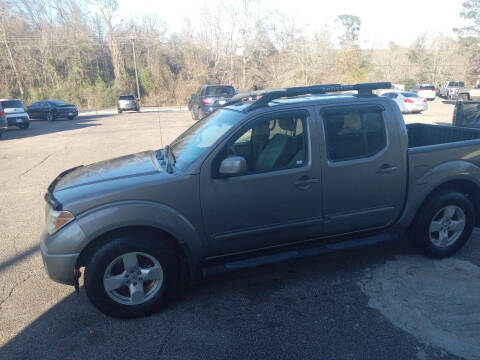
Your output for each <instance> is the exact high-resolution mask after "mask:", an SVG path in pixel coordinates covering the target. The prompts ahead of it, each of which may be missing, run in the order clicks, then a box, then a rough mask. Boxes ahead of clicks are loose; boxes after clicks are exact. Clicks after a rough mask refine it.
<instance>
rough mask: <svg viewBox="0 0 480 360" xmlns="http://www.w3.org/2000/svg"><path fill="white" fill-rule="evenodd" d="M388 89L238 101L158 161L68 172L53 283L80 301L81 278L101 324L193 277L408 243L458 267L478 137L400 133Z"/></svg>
mask: <svg viewBox="0 0 480 360" xmlns="http://www.w3.org/2000/svg"><path fill="white" fill-rule="evenodd" d="M390 86H391V84H390V83H371V84H357V85H336V84H334V85H317V86H311V87H300V88H288V89H279V90H272V91H261V92H255V93H252V94H250V95H248V96H247V95H245V94H239V95H236V96H234V97H232V98H231V99H230V101H229V102H228V103H227V104H226V105H225V107H223V108H219V109H217V110H216V111H215V112H213V113H212V114H210V115H208V116H207V117H205V118H204V119H202V120H200V121H198V122H196V123H195V124H194V125H193V126H191V127H190V128H189V129H188V130H186V131H185V132H184V133H183V134H182V135H180V136H179V137H178V138H177V139H176V140H175V141H173V142H172V143H171V144H170V145H168V146H166V147H165V148H164V149H161V150H157V151H145V152H142V153H137V154H133V155H128V156H124V157H120V158H117V159H112V160H107V161H103V162H99V163H95V164H92V165H88V166H79V167H76V168H73V169H70V170H67V171H65V172H63V173H62V174H60V175H59V176H58V177H57V178H56V179H55V180H54V181H53V182H52V184H51V185H50V186H49V188H48V191H47V193H46V195H45V199H46V201H47V205H46V230H45V232H44V233H43V235H42V237H41V241H40V248H41V252H42V256H43V260H44V264H45V268H46V271H47V273H48V275H49V276H50V277H51V278H52V279H53V280H55V281H58V282H61V283H65V284H70V285H75V286H76V287H77V288H78V277H79V276H81V272H80V271H81V269H82V268H84V287H85V290H86V293H87V296H88V297H89V298H90V300H91V301H92V302H93V303H94V304H95V305H96V306H97V307H98V308H99V309H100V310H101V311H103V312H104V313H106V314H109V315H112V316H119V317H135V316H140V315H144V314H147V313H149V312H152V311H154V310H156V309H159V308H160V307H161V306H162V305H163V304H165V302H166V301H167V300H168V299H170V298H172V296H173V295H174V294H175V293H176V290H177V289H178V288H179V287H180V284H181V283H183V282H185V281H187V280H191V281H195V280H198V279H201V278H202V277H204V276H209V275H214V274H218V273H220V272H224V271H230V270H236V269H241V268H246V267H249V266H255V265H259V264H266V263H271V262H275V261H281V260H285V259H292V258H296V257H300V256H314V255H317V254H320V253H323V252H327V251H333V250H339V249H346V248H352V247H356V246H362V245H372V244H376V243H379V242H382V241H387V240H391V239H397V238H403V237H398V235H399V234H401V233H406V234H407V235H408V238H409V239H410V241H411V243H412V244H413V245H414V246H415V247H416V248H417V249H419V251H421V252H422V253H423V254H425V255H427V256H430V257H435V258H441V257H446V256H449V255H451V254H453V253H454V252H455V251H456V250H458V249H459V248H460V247H462V246H463V245H464V244H465V242H466V241H467V240H468V238H469V237H470V235H471V233H472V229H473V227H474V226H475V224H477V222H478V214H480V202H479V199H480V130H478V129H469V128H461V127H451V126H436V125H424V124H413V125H409V126H406V125H405V123H404V121H403V118H402V114H401V112H400V109H399V107H398V105H397V104H396V103H394V102H393V101H392V100H391V99H389V98H386V97H378V96H376V95H373V94H372V90H376V89H389V88H390ZM353 90H356V91H357V94H335V92H343V91H353ZM252 99H254V100H252Z"/></svg>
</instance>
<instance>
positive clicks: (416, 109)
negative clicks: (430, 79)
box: [382, 91, 428, 114]
mask: <svg viewBox="0 0 480 360" xmlns="http://www.w3.org/2000/svg"><path fill="white" fill-rule="evenodd" d="M382 96H384V97H388V98H390V99H392V100H393V101H395V102H396V103H397V105H398V107H399V108H400V110H401V111H402V113H404V114H405V113H411V114H413V113H421V112H422V111H425V110H427V109H428V102H427V99H425V98H423V97H420V96H418V94H417V93H414V92H410V91H398V92H397V91H389V92H386V93H383V94H382Z"/></svg>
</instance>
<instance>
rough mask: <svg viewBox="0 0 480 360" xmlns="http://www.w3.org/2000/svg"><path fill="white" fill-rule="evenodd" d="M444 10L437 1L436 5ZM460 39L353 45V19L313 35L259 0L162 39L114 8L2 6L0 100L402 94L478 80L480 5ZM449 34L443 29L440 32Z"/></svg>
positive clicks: (156, 28)
mask: <svg viewBox="0 0 480 360" xmlns="http://www.w3.org/2000/svg"><path fill="white" fill-rule="evenodd" d="M439 6H440V5H439ZM459 12H460V14H461V16H462V17H464V18H465V19H466V20H468V21H470V23H471V26H467V27H465V28H462V29H456V31H457V33H458V34H459V36H458V38H455V39H454V38H450V37H446V36H443V35H436V36H426V35H424V34H419V36H418V38H417V39H416V40H415V42H414V43H413V44H411V45H410V46H401V45H398V44H395V43H393V42H391V43H389V44H388V45H387V46H383V47H373V46H370V47H366V46H361V44H360V41H359V35H360V34H361V25H362V24H361V19H360V18H358V17H357V16H354V15H349V14H343V15H342V14H340V15H339V16H338V17H337V19H336V24H337V28H338V29H340V30H341V35H339V36H338V35H334V33H335V32H336V29H333V28H332V27H331V26H330V27H329V26H323V27H321V28H320V29H319V30H317V31H315V32H314V33H312V32H311V31H310V29H306V28H302V26H301V25H300V24H299V23H298V21H296V20H295V19H293V18H291V17H289V16H288V15H287V14H282V13H279V12H278V11H274V10H268V9H265V8H262V3H261V1H260V0H242V1H239V2H233V1H231V2H228V1H223V2H222V3H219V6H216V7H215V9H214V10H212V9H209V12H208V16H207V14H206V16H204V17H203V18H202V22H201V24H199V25H197V26H195V27H194V26H193V25H191V24H188V23H186V24H185V25H184V26H183V28H182V29H181V30H180V31H176V32H169V31H168V29H167V26H166V25H165V23H164V22H162V21H161V19H159V18H157V17H155V16H153V15H148V16H145V17H143V18H141V19H130V20H127V21H123V20H121V19H120V16H119V6H118V3H117V1H116V0H90V1H82V0H0V14H1V16H0V48H2V51H1V53H2V55H3V56H1V57H0V84H1V85H0V97H14V98H17V97H18V98H21V99H23V100H24V102H25V103H31V102H33V101H36V100H40V99H63V100H67V101H70V102H73V103H75V104H77V105H78V106H80V107H83V108H100V107H107V106H112V105H114V104H115V101H116V99H117V96H118V95H119V94H125V93H133V94H134V93H136V85H135V72H134V71H135V70H134V63H133V46H132V45H133V44H132V41H134V42H135V55H136V60H137V69H138V77H139V83H140V95H141V98H142V104H144V105H181V104H185V103H186V101H187V99H188V98H189V96H190V94H191V93H193V92H195V91H196V89H197V88H198V87H199V86H200V85H201V84H204V83H229V84H232V85H234V86H235V88H237V89H240V90H250V89H252V88H278V87H285V86H302V85H311V84H321V83H339V82H341V83H355V82H366V81H392V82H393V83H400V84H405V85H406V86H407V88H409V87H411V86H413V85H414V84H415V83H417V82H428V83H432V84H435V85H437V84H439V83H440V82H442V81H445V80H463V81H466V82H467V83H470V84H473V83H475V82H477V81H478V79H479V75H480V59H479V56H478V54H479V53H480V52H479V50H480V46H479V39H480V0H466V1H464V3H463V5H462V9H459ZM446 30H449V29H446Z"/></svg>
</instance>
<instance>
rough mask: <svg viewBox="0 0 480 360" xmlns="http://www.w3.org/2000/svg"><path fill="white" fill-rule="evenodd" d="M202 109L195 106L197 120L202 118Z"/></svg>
mask: <svg viewBox="0 0 480 360" xmlns="http://www.w3.org/2000/svg"><path fill="white" fill-rule="evenodd" d="M202 118H203V117H202V110H201V109H200V106H197V120H202Z"/></svg>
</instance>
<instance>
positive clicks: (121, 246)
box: [84, 232, 179, 318]
mask: <svg viewBox="0 0 480 360" xmlns="http://www.w3.org/2000/svg"><path fill="white" fill-rule="evenodd" d="M178 274H179V271H178V257H177V254H176V253H175V251H174V250H173V249H171V248H170V247H169V246H168V245H166V244H165V243H163V242H161V239H155V238H154V237H153V236H152V235H151V234H149V233H147V232H136V233H132V234H123V235H118V236H116V237H114V238H112V239H111V240H110V241H108V242H107V243H106V244H104V245H102V246H101V247H100V248H99V249H98V250H97V251H96V252H95V253H94V254H93V255H92V256H91V258H90V260H89V261H88V263H87V265H86V267H85V279H84V280H85V289H86V292H87V296H88V297H89V299H90V301H91V302H92V303H93V304H94V305H95V306H96V307H97V308H98V309H99V310H100V311H102V312H103V313H105V314H107V315H110V316H115V317H123V318H132V317H138V316H143V315H147V314H149V313H151V312H153V311H155V310H158V309H159V308H161V307H162V305H164V304H165V302H166V300H167V299H169V298H171V297H172V296H173V294H174V293H175V291H176V288H177V283H178Z"/></svg>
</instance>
